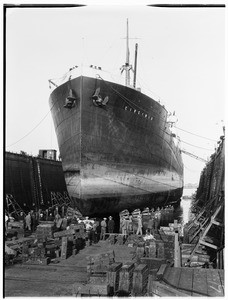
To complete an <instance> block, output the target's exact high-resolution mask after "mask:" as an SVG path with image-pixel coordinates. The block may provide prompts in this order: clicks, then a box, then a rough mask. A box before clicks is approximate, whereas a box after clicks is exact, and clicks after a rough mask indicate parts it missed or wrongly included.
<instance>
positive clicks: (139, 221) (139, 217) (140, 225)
mask: <svg viewBox="0 0 228 300" xmlns="http://www.w3.org/2000/svg"><path fill="white" fill-rule="evenodd" d="M137 221H138V228H137V232H136V234H138V235H142V218H141V216H140V215H138V219H137Z"/></svg>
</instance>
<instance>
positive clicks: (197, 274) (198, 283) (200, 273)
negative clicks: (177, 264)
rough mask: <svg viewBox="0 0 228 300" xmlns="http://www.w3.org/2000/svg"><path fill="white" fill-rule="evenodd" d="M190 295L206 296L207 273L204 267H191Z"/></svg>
mask: <svg viewBox="0 0 228 300" xmlns="http://www.w3.org/2000/svg"><path fill="white" fill-rule="evenodd" d="M193 270H194V272H193V283H192V290H193V293H192V296H198V294H200V295H201V296H207V295H208V293H207V274H206V269H197V268H194V269H193Z"/></svg>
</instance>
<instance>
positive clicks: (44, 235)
mask: <svg viewBox="0 0 228 300" xmlns="http://www.w3.org/2000/svg"><path fill="white" fill-rule="evenodd" d="M53 233H54V223H53V222H50V223H44V224H40V225H38V226H37V229H36V238H37V240H38V242H45V240H47V239H52V238H53Z"/></svg>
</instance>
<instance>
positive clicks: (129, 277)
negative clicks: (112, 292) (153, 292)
mask: <svg viewBox="0 0 228 300" xmlns="http://www.w3.org/2000/svg"><path fill="white" fill-rule="evenodd" d="M134 267H135V266H134V263H132V262H127V263H125V264H124V265H123V266H122V268H121V270H120V280H119V291H125V292H130V291H131V289H132V282H133V271H134Z"/></svg>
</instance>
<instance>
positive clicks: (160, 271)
mask: <svg viewBox="0 0 228 300" xmlns="http://www.w3.org/2000/svg"><path fill="white" fill-rule="evenodd" d="M166 267H167V265H166V264H162V265H161V266H160V268H159V270H158V272H157V278H158V279H161V278H162V277H163V276H164V274H165V269H166Z"/></svg>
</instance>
